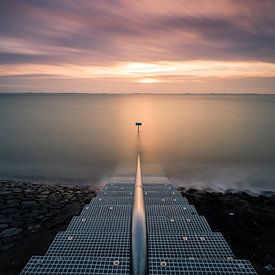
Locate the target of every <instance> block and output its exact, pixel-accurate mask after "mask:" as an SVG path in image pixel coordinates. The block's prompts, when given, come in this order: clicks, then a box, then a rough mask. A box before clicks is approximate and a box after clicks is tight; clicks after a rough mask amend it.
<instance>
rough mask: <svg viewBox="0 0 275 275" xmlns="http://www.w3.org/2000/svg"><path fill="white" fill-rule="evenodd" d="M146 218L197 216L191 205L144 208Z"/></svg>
mask: <svg viewBox="0 0 275 275" xmlns="http://www.w3.org/2000/svg"><path fill="white" fill-rule="evenodd" d="M146 213H147V216H167V217H177V216H192V215H197V214H198V213H197V210H196V208H195V207H194V206H193V205H163V206H160V205H150V206H147V207H146Z"/></svg>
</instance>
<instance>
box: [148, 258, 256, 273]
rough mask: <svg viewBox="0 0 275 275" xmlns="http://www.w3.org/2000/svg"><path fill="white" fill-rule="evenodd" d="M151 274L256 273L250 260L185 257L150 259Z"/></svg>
mask: <svg viewBox="0 0 275 275" xmlns="http://www.w3.org/2000/svg"><path fill="white" fill-rule="evenodd" d="M149 274H154V275H163V274H171V275H172V274H173V275H174V274H184V275H201V274H226V275H236V274H238V275H256V274H257V273H256V272H255V270H254V269H253V267H252V265H251V264H250V262H249V261H246V260H233V261H226V260H211V261H205V260H184V259H164V258H151V259H149Z"/></svg>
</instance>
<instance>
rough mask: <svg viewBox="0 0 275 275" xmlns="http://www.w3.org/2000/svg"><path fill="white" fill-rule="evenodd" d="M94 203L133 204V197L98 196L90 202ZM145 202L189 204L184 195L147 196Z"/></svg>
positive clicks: (148, 203) (154, 203)
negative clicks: (167, 196) (174, 196)
mask: <svg viewBox="0 0 275 275" xmlns="http://www.w3.org/2000/svg"><path fill="white" fill-rule="evenodd" d="M93 204H105V205H115V204H128V205H132V204H133V197H119V196H114V197H101V196H98V197H96V198H94V199H92V201H91V202H90V205H93ZM145 204H146V205H171V204H178V205H183V204H185V205H186V204H187V205H188V204H189V203H188V201H187V199H186V198H184V197H177V198H171V197H169V198H165V197H160V198H147V197H145Z"/></svg>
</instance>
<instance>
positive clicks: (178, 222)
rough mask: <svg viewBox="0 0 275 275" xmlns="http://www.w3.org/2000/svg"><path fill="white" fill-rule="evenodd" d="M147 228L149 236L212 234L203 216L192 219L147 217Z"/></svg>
mask: <svg viewBox="0 0 275 275" xmlns="http://www.w3.org/2000/svg"><path fill="white" fill-rule="evenodd" d="M147 228H148V233H149V234H171V233H180V234H188V233H194V234H199V233H203V232H212V231H211V229H210V227H209V225H208V223H207V221H206V219H205V218H204V217H203V216H196V215H194V216H192V217H173V218H169V217H161V216H149V217H147Z"/></svg>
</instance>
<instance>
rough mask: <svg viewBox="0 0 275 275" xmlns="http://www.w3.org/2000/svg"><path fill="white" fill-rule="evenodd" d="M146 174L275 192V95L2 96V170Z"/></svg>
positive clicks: (67, 177)
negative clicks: (138, 156) (139, 155)
mask: <svg viewBox="0 0 275 275" xmlns="http://www.w3.org/2000/svg"><path fill="white" fill-rule="evenodd" d="M136 121H142V123H143V126H142V129H141V136H140V137H141V143H142V163H143V173H144V175H148V176H150V175H158V176H167V177H169V178H170V179H172V180H173V181H174V183H175V184H177V185H180V186H186V187H188V188H189V187H191V188H205V189H214V190H228V189H234V190H247V191H249V192H256V193H261V192H266V191H275V96H267V95H265V96H259V95H246V96H244V95H238V96H233V95H230V96H228V95H207V96H195V95H68V94H67V95H60V94H59V95H38V94H37V95H35V94H33V95H0V178H17V179H31V180H38V181H49V182H68V183H74V184H100V183H101V182H102V181H104V180H105V179H106V178H107V177H110V176H125V175H126V176H128V175H134V171H135V164H136V146H137V131H136V127H135V125H134V124H135V122H136Z"/></svg>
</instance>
